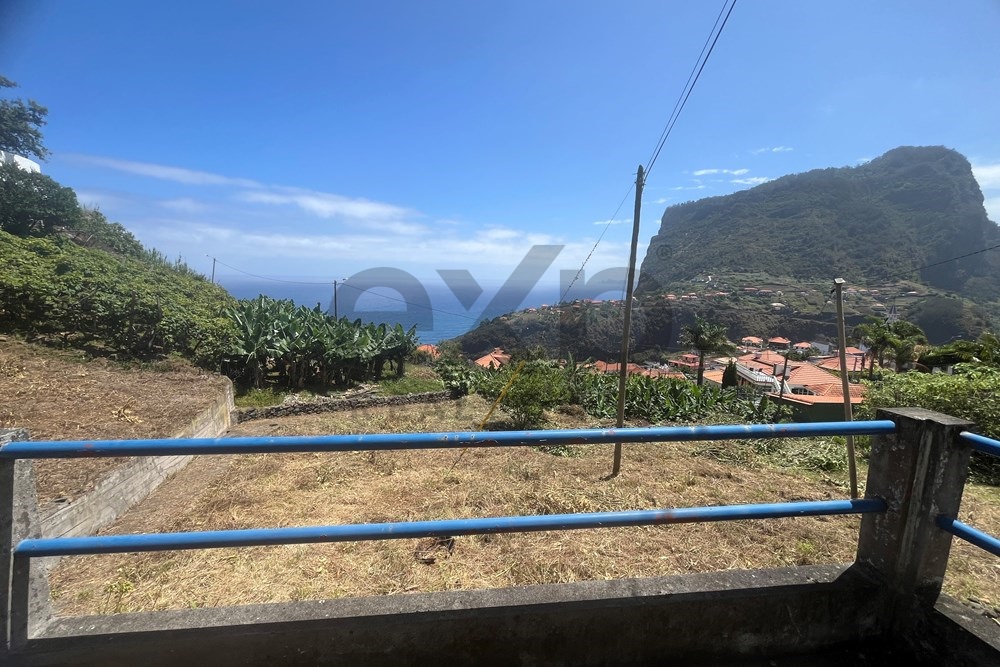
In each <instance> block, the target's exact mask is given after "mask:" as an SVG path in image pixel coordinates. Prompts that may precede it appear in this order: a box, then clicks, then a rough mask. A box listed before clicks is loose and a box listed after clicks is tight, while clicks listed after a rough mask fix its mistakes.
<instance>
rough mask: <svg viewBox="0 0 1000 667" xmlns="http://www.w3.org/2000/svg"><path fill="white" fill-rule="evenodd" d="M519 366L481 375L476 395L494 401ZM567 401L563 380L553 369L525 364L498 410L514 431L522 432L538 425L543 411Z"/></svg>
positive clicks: (538, 363) (541, 363) (547, 365)
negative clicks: (507, 415) (508, 418)
mask: <svg viewBox="0 0 1000 667" xmlns="http://www.w3.org/2000/svg"><path fill="white" fill-rule="evenodd" d="M519 366H520V365H519V364H513V363H511V364H508V365H507V366H505V367H503V368H502V369H499V370H497V371H494V372H492V373H486V374H484V375H483V376H482V377H481V378H480V381H479V383H478V386H477V391H478V393H479V394H482V396H483V397H484V398H486V399H488V400H490V401H495V400H496V399H497V398H498V397H499V396H500V392H501V391H503V389H504V387H507V385H508V383H509V382H510V379H511V376H512V375H513V374H514V373H515V372H516V371H517V368H518V367H519ZM568 399H569V388H568V386H567V383H566V377H565V375H564V374H563V373H562V371H561V370H560V369H559V368H558V367H557V366H555V365H553V364H551V363H550V362H546V361H530V362H525V364H524V367H523V369H521V372H520V373H519V374H518V376H517V378H515V379H514V381H513V382H512V383H510V386H509V387H508V389H507V393H506V394H505V395H504V398H503V400H502V401H501V402H500V408H501V409H502V410H503V411H504V412H506V413H507V414H509V415H510V416H511V419H512V420H513V425H514V428H516V429H526V428H533V427H535V426H538V425H539V424H540V423H541V422H542V415H543V413H544V411H545V410H549V409H551V408H554V407H556V406H557V405H562V404H563V403H565V402H566V401H567V400H568Z"/></svg>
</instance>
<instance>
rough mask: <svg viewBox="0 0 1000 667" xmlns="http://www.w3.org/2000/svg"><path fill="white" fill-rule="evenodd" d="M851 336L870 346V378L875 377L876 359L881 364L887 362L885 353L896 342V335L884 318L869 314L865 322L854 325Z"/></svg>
mask: <svg viewBox="0 0 1000 667" xmlns="http://www.w3.org/2000/svg"><path fill="white" fill-rule="evenodd" d="M851 337H852V338H853V339H854V340H855V341H857V342H859V343H862V344H864V345H865V347H867V348H868V354H869V355H870V357H871V359H870V363H869V366H868V378H869V379H871V378H873V377H874V376H875V360H876V359H878V364H879V366H883V365H884V364H885V354H886V352H888V351H889V350H890V349H891V348H892V346H893V345H894V344H895V343H896V337H895V336H894V335H893V333H892V330H891V329H890V328H889V325H888V324H887V323H886V321H885V320H884V319H881V318H878V317H874V316H869V317H868V318H867V319H866V321H865V322H862V323H861V324H859V325H858V326H856V327H854V331H852V332H851ZM862 370H863V369H862Z"/></svg>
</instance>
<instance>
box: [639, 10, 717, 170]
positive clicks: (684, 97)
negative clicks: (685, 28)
mask: <svg viewBox="0 0 1000 667" xmlns="http://www.w3.org/2000/svg"><path fill="white" fill-rule="evenodd" d="M735 7H736V0H732V4H730V5H729V10H728V11H726V6H725V5H723V6H722V11H720V12H719V16H720V17H721V16H722V12H723V11H725V12H726V16H725V18H723V19H722V24H721V25H719V19H718V18H716V20H715V25H713V26H712V32H713V33H714V37H713V35H712V34H711V33H710V34H709V40H711V42H712V45H711V46H710V47H709V48H708V52H707V53H705V47H702V53H704V54H705V57H704V58H702V57H701V55H700V54H699V56H698V58H699V60H700V61H701V62H700V65H699V63H697V62H696V63H695V69H697V73H695V74H694V79H693V80H692V79H691V76H688V81H689V82H690V84H691V85H690V86H687V85H686V84H685V85H686V88H687V90H686V91H682V92H681V97H679V98H678V104H679V106H678V105H677V104H675V105H674V113H672V114H671V115H670V118H669V119H668V120H667V124H666V126H664V128H663V132H662V133H661V135H660V141H659V143H658V144H657V146H656V149H655V150H654V151H653V157H652V158H651V159H650V161H649V163H648V164H647V165H646V177H647V178H649V172H650V171H652V169H653V165H654V164H656V159H657V158H658V157H660V151H661V150H663V145H664V144H666V143H667V138H668V137H669V136H670V133H671V132H672V131H673V129H674V125H675V124H676V123H677V119H678V118H680V115H681V112H682V111H684V107H685V105H687V101H688V98H689V97H691V92H692V91H694V87H695V86H696V85H697V84H698V79H700V78H701V73H702V71H703V70H704V69H705V65H707V64H708V59H709V58H710V57H711V56H712V51H714V50H715V45H716V43H718V41H719V37H721V36H722V31H723V30H725V28H726V23H727V22H728V21H729V15H730V14H732V13H733V9H734V8H735ZM715 26H719V29H718V30H717V31H716V29H715ZM705 44H706V45H707V44H708V40H706V42H705ZM692 73H694V69H693V70H692Z"/></svg>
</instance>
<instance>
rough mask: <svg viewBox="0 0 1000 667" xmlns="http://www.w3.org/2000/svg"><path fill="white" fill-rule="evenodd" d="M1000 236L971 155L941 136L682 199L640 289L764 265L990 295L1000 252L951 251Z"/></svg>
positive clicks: (999, 281)
mask: <svg viewBox="0 0 1000 667" xmlns="http://www.w3.org/2000/svg"><path fill="white" fill-rule="evenodd" d="M998 243H1000V227H997V225H996V224H994V223H993V222H991V221H990V220H989V219H988V217H987V215H986V210H985V208H984V207H983V193H982V191H981V190H980V189H979V184H978V183H977V182H976V180H975V178H974V176H973V174H972V167H971V165H970V164H969V161H968V160H967V159H965V157H963V156H962V155H961V154H959V153H957V152H956V151H953V150H950V149H947V148H943V147H940V146H934V147H912V146H905V147H901V148H896V149H893V150H891V151H889V152H888V153H886V154H885V155H883V156H881V157H879V158H876V159H874V160H872V161H871V162H868V163H866V164H863V165H860V166H857V167H841V168H831V169H817V170H814V171H810V172H806V173H804V174H794V175H790V176H785V177H783V178H779V179H777V180H774V181H771V182H769V183H765V184H763V185H759V186H757V187H755V188H752V189H749V190H745V191H742V192H737V193H734V194H731V195H727V196H724V197H711V198H708V199H702V200H700V201H695V202H690V203H686V204H680V205H677V206H671V207H670V208H668V209H667V210H666V212H665V213H664V214H663V217H662V219H661V223H660V231H659V233H658V234H657V235H656V236H654V237H653V239H652V240H651V242H650V245H649V249H648V250H647V252H646V256H645V259H644V260H643V262H642V267H641V270H640V275H639V283H638V288H637V291H638V292H639V293H640V294H642V293H646V294H650V293H657V292H664V291H670V290H671V289H672V288H674V287H676V286H678V285H680V284H682V283H685V282H687V281H690V280H691V279H693V278H695V277H697V276H702V275H704V276H708V275H711V276H713V277H715V276H729V275H738V274H764V275H769V276H778V277H784V278H791V279H793V280H797V281H829V280H832V279H833V278H834V277H839V278H844V279H846V280H847V281H848V283H850V284H854V285H862V286H867V285H876V284H890V283H898V282H900V281H911V282H913V283H917V284H921V285H925V286H927V287H929V288H936V289H939V290H943V291H946V292H952V293H955V294H956V295H958V296H962V297H967V298H970V299H974V300H976V301H980V302H986V301H993V300H995V299H997V298H998V294H1000V252H996V251H994V252H985V253H979V254H976V255H972V256H970V257H966V258H963V259H959V260H956V261H946V260H950V259H952V258H955V257H958V256H960V255H964V254H966V253H970V252H973V251H976V250H981V249H983V248H986V247H988V246H991V245H996V244H998ZM939 262H943V263H941V264H938V263H939Z"/></svg>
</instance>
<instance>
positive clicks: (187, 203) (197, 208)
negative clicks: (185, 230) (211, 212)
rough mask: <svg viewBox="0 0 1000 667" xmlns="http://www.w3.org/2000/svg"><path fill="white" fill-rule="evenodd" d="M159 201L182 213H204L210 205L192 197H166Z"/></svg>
mask: <svg viewBox="0 0 1000 667" xmlns="http://www.w3.org/2000/svg"><path fill="white" fill-rule="evenodd" d="M157 203H158V204H159V205H160V206H162V207H163V208H168V209H170V210H172V211H181V212H182V213H202V212H204V211H207V210H208V205H206V204H203V203H201V202H199V201H196V200H194V199H191V198H190V197H181V198H179V199H164V200H163V201H160V202H157Z"/></svg>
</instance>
